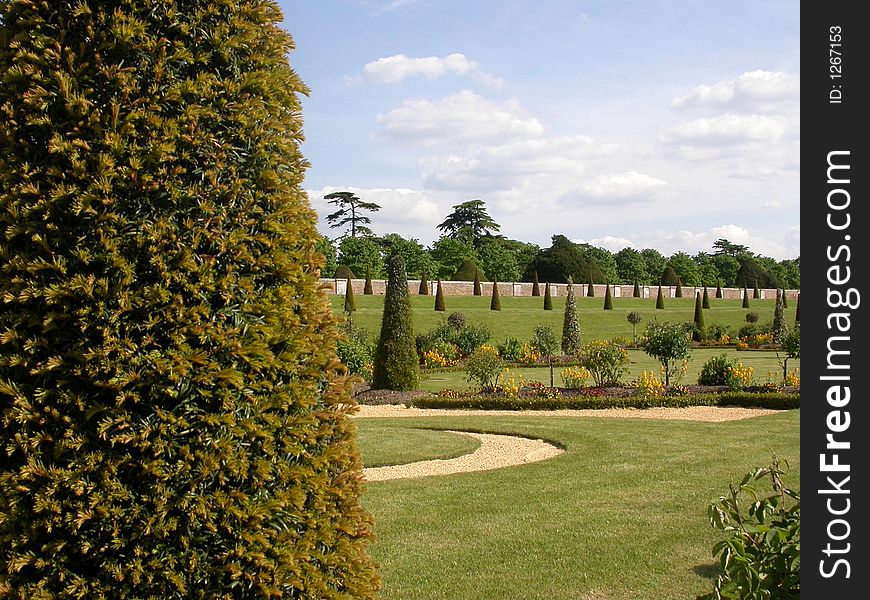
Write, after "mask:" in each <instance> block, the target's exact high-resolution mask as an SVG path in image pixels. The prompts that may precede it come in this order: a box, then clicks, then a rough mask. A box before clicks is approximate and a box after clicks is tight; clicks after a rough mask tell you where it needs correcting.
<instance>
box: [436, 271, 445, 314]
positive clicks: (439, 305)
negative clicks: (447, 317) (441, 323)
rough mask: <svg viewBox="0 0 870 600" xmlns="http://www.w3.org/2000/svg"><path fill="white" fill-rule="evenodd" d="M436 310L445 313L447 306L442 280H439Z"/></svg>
mask: <svg viewBox="0 0 870 600" xmlns="http://www.w3.org/2000/svg"><path fill="white" fill-rule="evenodd" d="M435 310H437V311H438V312H444V311H445V310H447V306H446V305H445V303H444V289H443V288H442V287H441V280H440V279H439V280H438V287H437V288H436V289H435Z"/></svg>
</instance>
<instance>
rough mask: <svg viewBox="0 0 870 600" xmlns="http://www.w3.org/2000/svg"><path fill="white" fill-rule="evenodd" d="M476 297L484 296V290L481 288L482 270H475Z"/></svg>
mask: <svg viewBox="0 0 870 600" xmlns="http://www.w3.org/2000/svg"><path fill="white" fill-rule="evenodd" d="M473 293H474V295H475V296H483V288H481V287H480V269H475V270H474V291H473Z"/></svg>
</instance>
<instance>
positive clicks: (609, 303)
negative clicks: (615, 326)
mask: <svg viewBox="0 0 870 600" xmlns="http://www.w3.org/2000/svg"><path fill="white" fill-rule="evenodd" d="M604 310H613V298H612V297H611V295H610V284H609V283H605V284H604Z"/></svg>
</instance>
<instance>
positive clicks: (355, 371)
mask: <svg viewBox="0 0 870 600" xmlns="http://www.w3.org/2000/svg"><path fill="white" fill-rule="evenodd" d="M345 336H346V337H344V338H340V339H339V340H338V359H339V360H340V361H341V362H342V363H343V364H344V365H345V366H346V367H347V371H348V373H350V374H351V375H357V376H359V377H362V378H363V379H365V380H367V381H370V380H371V378H372V360H373V358H374V344H373V342H372V340H371V339H370V336H369V333H368V332H367V331H366V330H365V329H363V328H361V327H346V328H345Z"/></svg>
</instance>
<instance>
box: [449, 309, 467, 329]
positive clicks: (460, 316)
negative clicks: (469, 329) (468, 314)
mask: <svg viewBox="0 0 870 600" xmlns="http://www.w3.org/2000/svg"><path fill="white" fill-rule="evenodd" d="M447 324H448V325H449V326H450V327H452V328H453V329H462V328H463V327H465V326H466V325H467V324H468V319H466V318H465V314H464V313H461V312H452V313H450V315H448V317H447Z"/></svg>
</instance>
